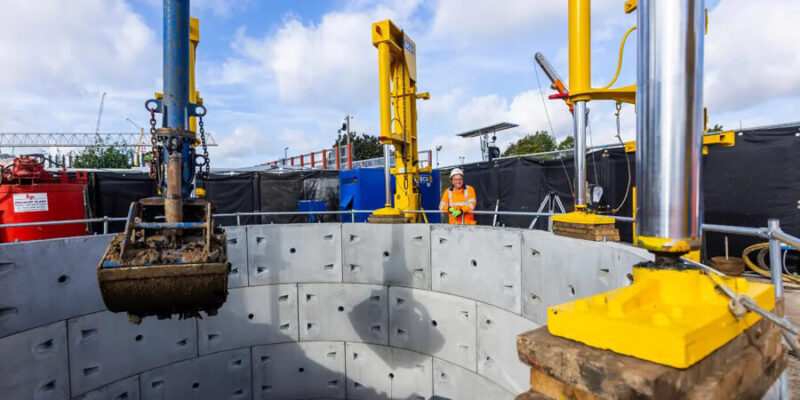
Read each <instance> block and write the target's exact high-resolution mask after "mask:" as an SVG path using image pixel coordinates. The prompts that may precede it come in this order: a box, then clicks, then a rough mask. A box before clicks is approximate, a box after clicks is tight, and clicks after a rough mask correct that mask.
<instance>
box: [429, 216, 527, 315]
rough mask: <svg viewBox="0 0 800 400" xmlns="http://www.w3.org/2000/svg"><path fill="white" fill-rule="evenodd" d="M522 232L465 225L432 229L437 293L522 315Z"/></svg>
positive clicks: (432, 264)
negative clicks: (452, 295) (478, 301)
mask: <svg viewBox="0 0 800 400" xmlns="http://www.w3.org/2000/svg"><path fill="white" fill-rule="evenodd" d="M521 246H522V236H521V234H520V230H516V229H515V230H511V229H503V228H488V227H478V226H463V225H454V226H447V225H434V226H432V227H431V266H432V271H431V276H432V287H433V290H434V291H438V292H445V293H452V294H457V295H459V296H462V297H467V298H472V299H476V300H480V301H483V302H485V303H489V304H492V305H495V306H497V307H501V308H504V309H506V310H509V311H512V312H516V313H520V312H521V311H522V306H521V300H520V295H521V286H522V283H521V275H520V257H521V254H520V247H521Z"/></svg>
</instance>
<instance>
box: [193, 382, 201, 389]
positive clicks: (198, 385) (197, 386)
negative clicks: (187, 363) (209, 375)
mask: <svg viewBox="0 0 800 400" xmlns="http://www.w3.org/2000/svg"><path fill="white" fill-rule="evenodd" d="M199 387H200V384H199V383H197V382H195V383H193V384H192V389H197V388H199Z"/></svg>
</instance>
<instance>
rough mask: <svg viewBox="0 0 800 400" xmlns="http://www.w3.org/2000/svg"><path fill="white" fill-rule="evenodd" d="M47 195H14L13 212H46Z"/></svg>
mask: <svg viewBox="0 0 800 400" xmlns="http://www.w3.org/2000/svg"><path fill="white" fill-rule="evenodd" d="M47 210H48V208H47V193H16V194H14V212H17V213H24V212H32V211H47Z"/></svg>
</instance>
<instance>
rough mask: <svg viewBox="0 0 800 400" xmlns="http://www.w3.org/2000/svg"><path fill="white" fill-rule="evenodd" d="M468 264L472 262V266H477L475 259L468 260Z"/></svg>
mask: <svg viewBox="0 0 800 400" xmlns="http://www.w3.org/2000/svg"><path fill="white" fill-rule="evenodd" d="M470 264H472V266H473V267H477V266H478V262H477V261H475V260H472V261H470Z"/></svg>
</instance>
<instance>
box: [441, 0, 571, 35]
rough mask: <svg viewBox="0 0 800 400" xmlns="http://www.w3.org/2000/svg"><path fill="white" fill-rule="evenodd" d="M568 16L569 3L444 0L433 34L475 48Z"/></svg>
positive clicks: (514, 0)
mask: <svg viewBox="0 0 800 400" xmlns="http://www.w3.org/2000/svg"><path fill="white" fill-rule="evenodd" d="M562 14H564V15H566V3H564V2H558V1H519V0H498V1H482V0H471V1H464V0H441V1H439V2H438V6H437V7H436V10H435V15H434V17H433V28H432V34H433V36H434V37H437V38H439V39H446V40H447V44H452V43H458V44H461V45H470V44H472V45H474V44H476V42H484V43H485V42H487V41H494V40H497V39H504V38H506V37H508V36H510V35H513V34H514V33H515V32H517V33H521V32H529V31H531V30H532V29H536V28H541V25H548V26H552V21H557V20H558V19H560V18H563V17H561V15H562Z"/></svg>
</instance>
